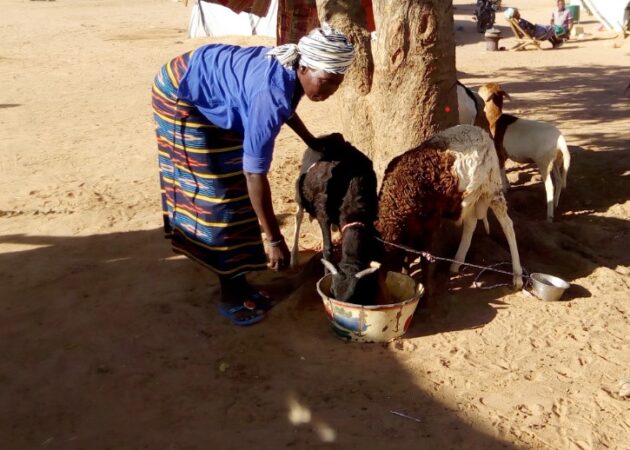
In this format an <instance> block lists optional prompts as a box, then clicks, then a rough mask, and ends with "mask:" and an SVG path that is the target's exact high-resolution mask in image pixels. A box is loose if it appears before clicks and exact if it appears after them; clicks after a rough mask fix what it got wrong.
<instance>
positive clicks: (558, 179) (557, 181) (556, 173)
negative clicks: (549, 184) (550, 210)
mask: <svg viewBox="0 0 630 450" xmlns="http://www.w3.org/2000/svg"><path fill="white" fill-rule="evenodd" d="M559 164H562V163H561V162H560V163H559V162H558V160H557V159H556V161H555V162H554V163H553V189H554V191H553V207H554V208H557V207H558V203H559V202H560V192H562V175H561V173H560V166H559Z"/></svg>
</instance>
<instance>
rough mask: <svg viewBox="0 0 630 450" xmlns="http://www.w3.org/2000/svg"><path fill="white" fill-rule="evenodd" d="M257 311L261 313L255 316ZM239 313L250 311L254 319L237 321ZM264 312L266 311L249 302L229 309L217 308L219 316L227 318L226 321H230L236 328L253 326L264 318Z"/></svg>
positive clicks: (246, 301)
mask: <svg viewBox="0 0 630 450" xmlns="http://www.w3.org/2000/svg"><path fill="white" fill-rule="evenodd" d="M259 310H262V311H263V312H262V313H261V314H257V313H256V311H259ZM241 311H250V312H252V313H253V314H256V315H255V316H254V317H250V318H249V319H239V318H238V313H239V312H241ZM266 312H267V310H265V309H264V308H262V307H259V306H258V305H257V304H256V303H254V302H253V301H251V300H245V301H244V302H243V304H242V305H237V306H234V307H232V308H229V309H228V308H225V307H223V306H219V314H221V315H222V316H223V317H227V318H228V319H230V322H232V323H233V324H234V325H238V326H246V325H253V324H255V323H258V322H260V321H261V320H263V319H264V318H265V313H266Z"/></svg>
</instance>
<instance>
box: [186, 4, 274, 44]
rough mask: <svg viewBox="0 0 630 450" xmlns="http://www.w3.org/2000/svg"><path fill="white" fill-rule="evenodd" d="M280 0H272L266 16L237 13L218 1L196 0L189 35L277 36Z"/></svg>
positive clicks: (193, 36)
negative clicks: (203, 0)
mask: <svg viewBox="0 0 630 450" xmlns="http://www.w3.org/2000/svg"><path fill="white" fill-rule="evenodd" d="M277 20H278V0H271V5H270V6H269V12H268V14H267V15H266V16H265V17H259V16H256V15H254V14H249V13H246V12H242V13H240V14H237V13H235V12H234V11H232V10H231V9H229V8H226V7H225V6H221V5H218V4H216V3H210V2H202V1H200V0H195V1H194V3H193V6H192V12H191V14H190V22H189V23H188V37H189V38H197V37H206V36H227V35H238V36H252V35H258V36H269V37H276V22H277Z"/></svg>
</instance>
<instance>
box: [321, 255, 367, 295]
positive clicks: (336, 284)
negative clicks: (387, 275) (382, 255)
mask: <svg viewBox="0 0 630 450" xmlns="http://www.w3.org/2000/svg"><path fill="white" fill-rule="evenodd" d="M322 264H324V266H325V267H326V269H328V271H329V272H330V274H331V275H332V285H331V289H330V290H331V294H332V296H333V298H334V299H335V300H340V301H342V302H348V303H356V304H359V305H375V304H376V302H377V297H378V293H379V280H378V269H379V268H380V264H379V263H372V266H371V267H368V268H367V269H363V270H361V271H359V272H356V273H347V272H345V271H343V270H338V269H337V267H335V265H334V264H333V263H331V262H330V261H327V260H325V259H322Z"/></svg>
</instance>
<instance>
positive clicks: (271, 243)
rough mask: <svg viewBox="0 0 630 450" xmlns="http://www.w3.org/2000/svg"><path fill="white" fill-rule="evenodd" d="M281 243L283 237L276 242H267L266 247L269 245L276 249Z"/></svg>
mask: <svg viewBox="0 0 630 450" xmlns="http://www.w3.org/2000/svg"><path fill="white" fill-rule="evenodd" d="M283 242H284V236H282V235H280V239H278V240H277V241H268V242H267V245H269V247H278V246H279V245H280V244H282V243H283Z"/></svg>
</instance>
